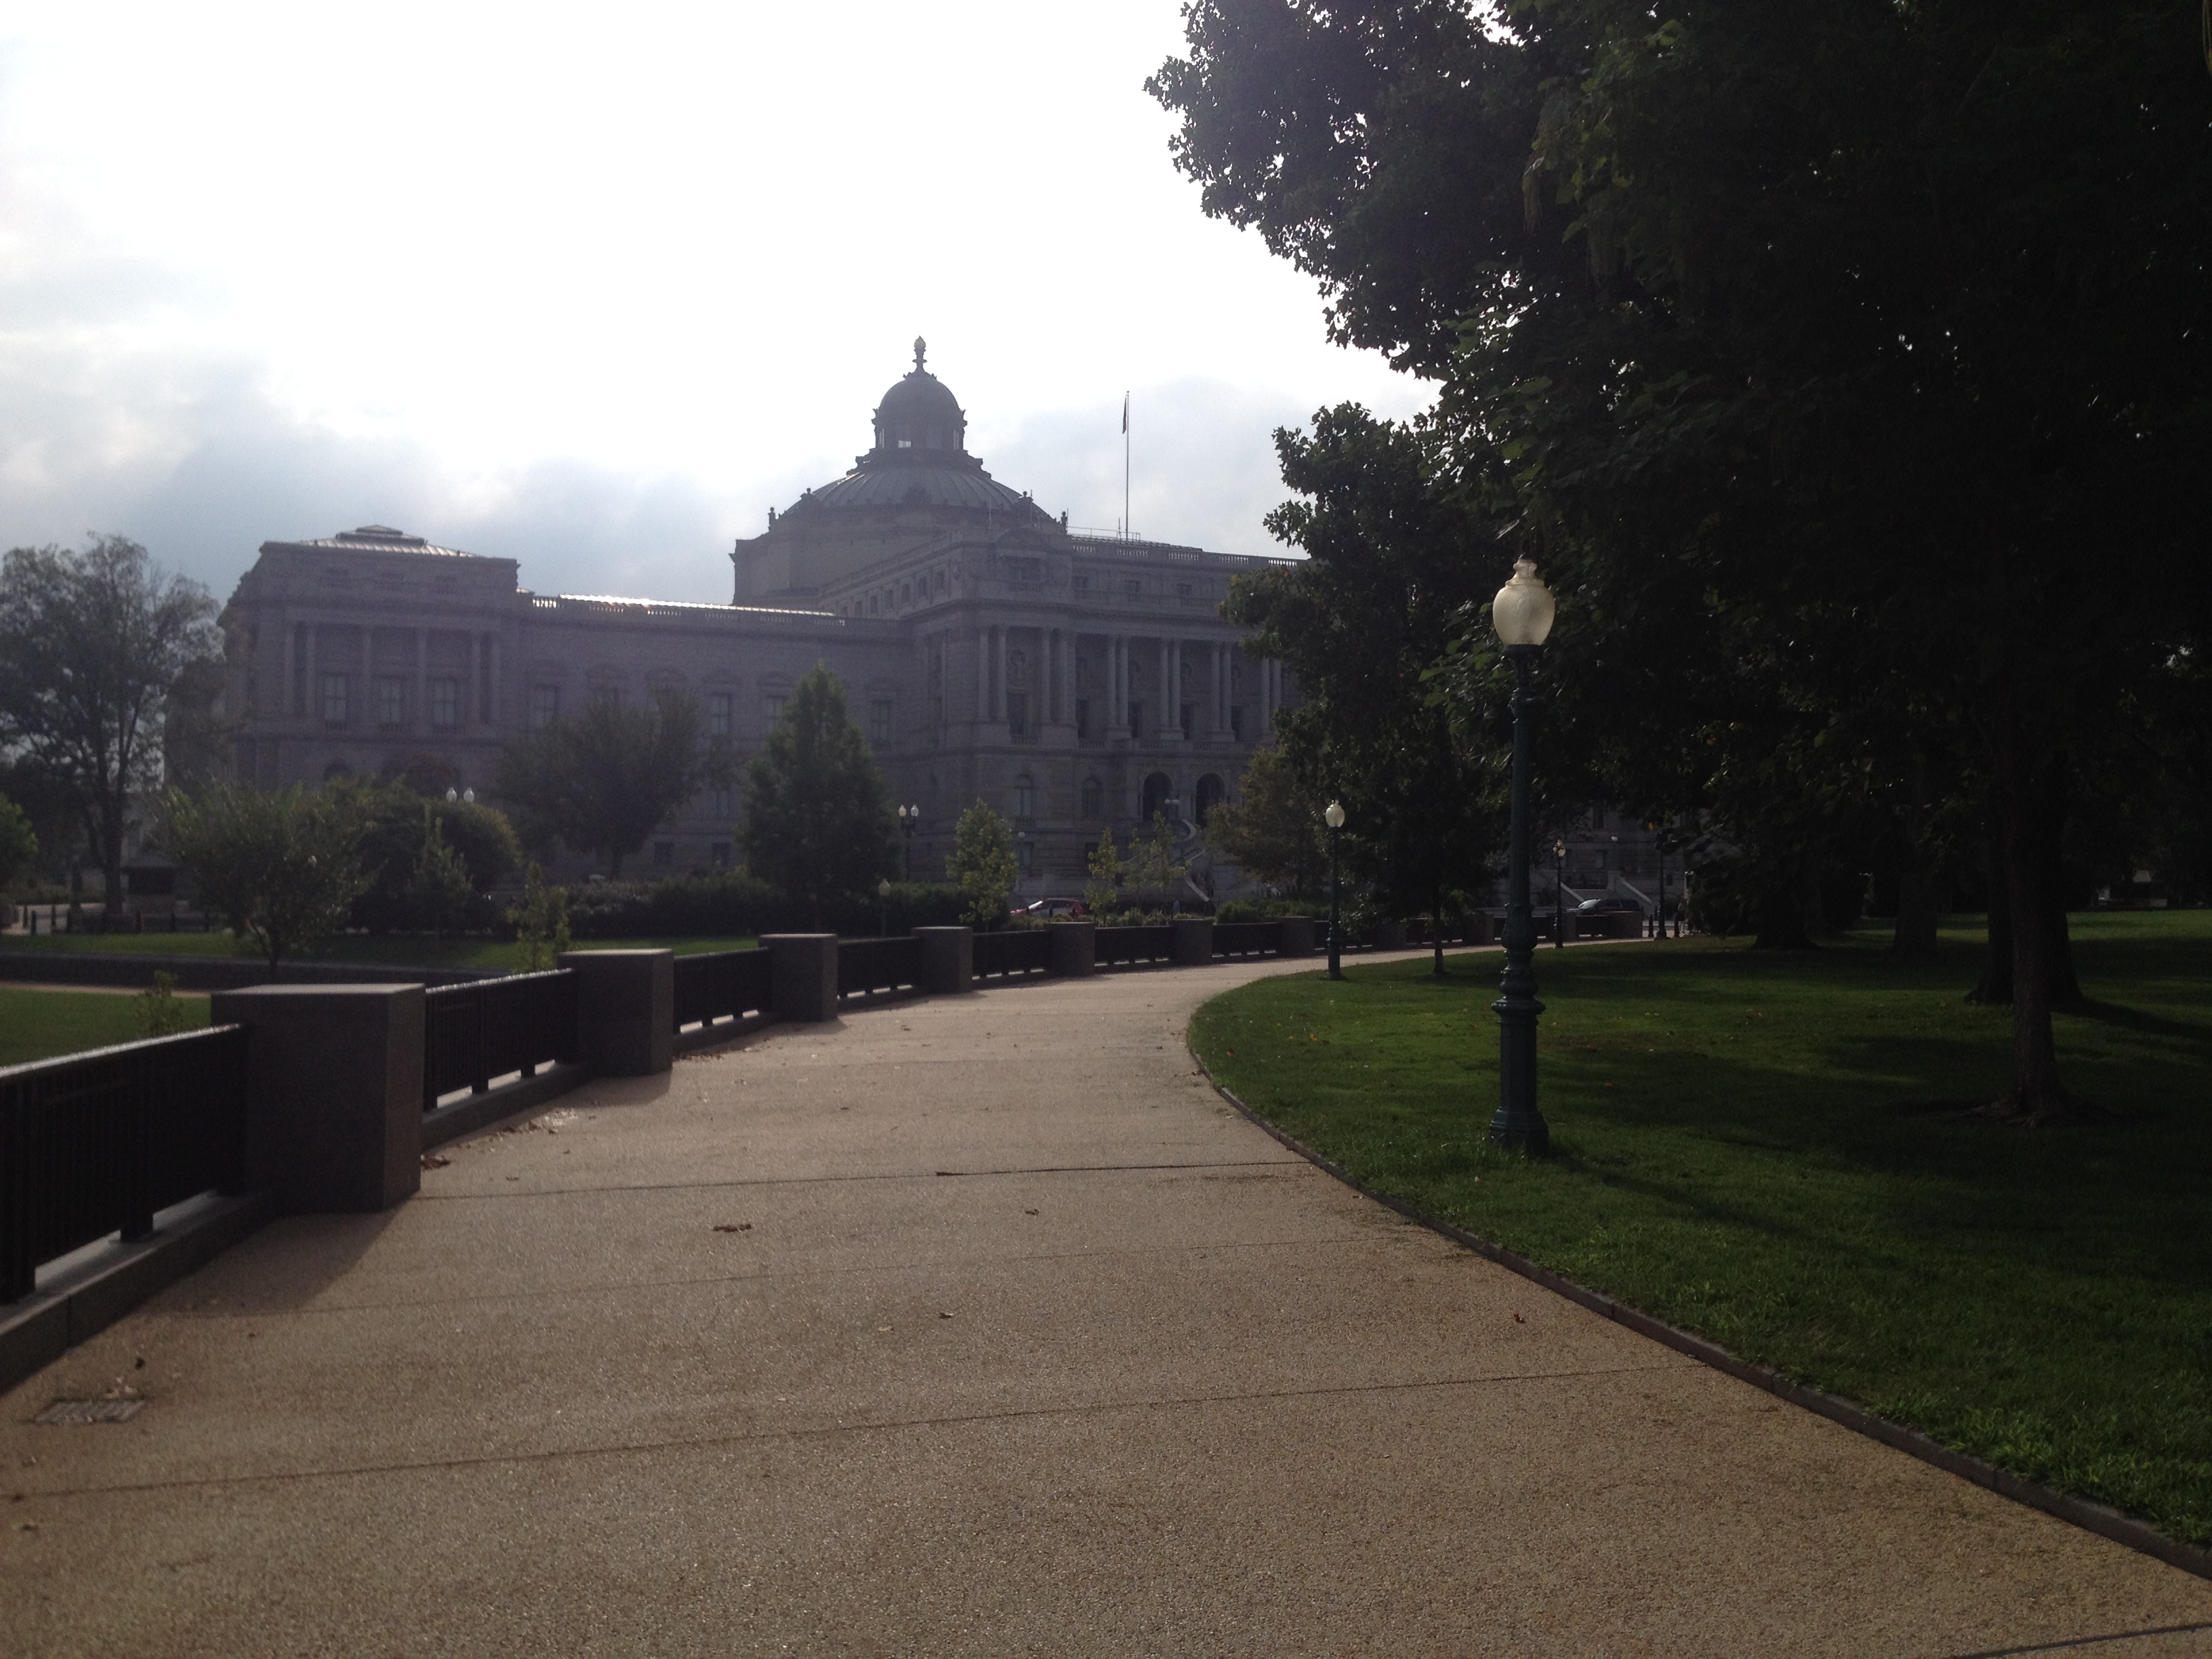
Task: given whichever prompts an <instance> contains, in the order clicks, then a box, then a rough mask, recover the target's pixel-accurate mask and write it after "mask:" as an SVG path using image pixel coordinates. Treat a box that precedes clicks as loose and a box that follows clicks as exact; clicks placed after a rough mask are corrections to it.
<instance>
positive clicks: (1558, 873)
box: [1531, 836, 1567, 951]
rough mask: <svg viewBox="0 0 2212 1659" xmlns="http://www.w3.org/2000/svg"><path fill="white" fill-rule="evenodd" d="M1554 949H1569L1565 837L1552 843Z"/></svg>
mask: <svg viewBox="0 0 2212 1659" xmlns="http://www.w3.org/2000/svg"><path fill="white" fill-rule="evenodd" d="M1533 925H1534V924H1533V923H1532V924H1531V926H1533ZM1552 948H1553V950H1554V951H1564V950H1565V949H1566V948H1567V842H1566V837H1565V836H1561V837H1559V840H1557V841H1555V842H1553V843H1552Z"/></svg>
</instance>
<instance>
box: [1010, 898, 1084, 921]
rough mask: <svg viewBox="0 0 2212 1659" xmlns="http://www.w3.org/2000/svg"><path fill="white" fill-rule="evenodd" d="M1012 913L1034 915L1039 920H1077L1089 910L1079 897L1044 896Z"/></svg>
mask: <svg viewBox="0 0 2212 1659" xmlns="http://www.w3.org/2000/svg"><path fill="white" fill-rule="evenodd" d="M1013 914H1014V915H1018V916H1035V917H1036V919H1037V920H1038V921H1053V920H1054V919H1055V918H1059V919H1061V920H1065V921H1081V920H1082V919H1083V918H1084V917H1085V916H1087V915H1090V914H1091V912H1090V911H1089V910H1088V909H1087V908H1085V906H1084V902H1083V901H1082V900H1081V899H1070V898H1044V899H1039V900H1038V901H1037V902H1036V903H1034V904H1030V905H1025V906H1023V907H1021V908H1018V909H1016V910H1015V911H1014V912H1013Z"/></svg>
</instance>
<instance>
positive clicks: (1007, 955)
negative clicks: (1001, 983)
mask: <svg viewBox="0 0 2212 1659" xmlns="http://www.w3.org/2000/svg"><path fill="white" fill-rule="evenodd" d="M974 949H975V954H974V956H973V957H972V958H971V959H970V962H969V967H970V968H971V969H972V970H973V971H974V973H975V977H976V978H977V979H1012V978H1017V977H1018V976H1020V975H1024V974H1042V973H1046V972H1048V971H1049V970H1050V969H1051V967H1052V935H1051V934H1049V933H1047V932H1046V931H1045V930H1044V929H1043V928H1042V927H1021V928H1016V929H1014V930H1013V931H1012V932H1010V933H978V934H976V935H975V940H974Z"/></svg>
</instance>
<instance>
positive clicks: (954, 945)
mask: <svg viewBox="0 0 2212 1659" xmlns="http://www.w3.org/2000/svg"><path fill="white" fill-rule="evenodd" d="M914 936H915V938H916V939H920V940H921V988H922V989H923V990H925V991H927V992H928V993H930V994H932V995H933V996H937V995H945V994H957V993H960V992H963V991H972V990H974V989H975V969H974V964H975V929H974V928H972V927H917V928H915V930H914Z"/></svg>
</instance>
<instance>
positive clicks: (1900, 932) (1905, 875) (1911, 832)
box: [1889, 755, 1936, 957]
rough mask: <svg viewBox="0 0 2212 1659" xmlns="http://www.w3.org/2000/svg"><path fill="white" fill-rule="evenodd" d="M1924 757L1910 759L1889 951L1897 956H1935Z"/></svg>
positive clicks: (1932, 866) (1932, 871) (1933, 864)
mask: <svg viewBox="0 0 2212 1659" xmlns="http://www.w3.org/2000/svg"><path fill="white" fill-rule="evenodd" d="M1927 835H1928V757H1926V756H1925V755H1915V756H1914V757H1912V800H1911V805H1909V806H1907V807H1906V809H1905V869H1904V871H1903V872H1901V873H1900V874H1899V877H1898V879H1897V932H1896V933H1895V935H1894V936H1893V938H1892V939H1891V940H1890V945H1889V948H1890V949H1891V950H1892V951H1895V952H1896V953H1897V954H1898V955H1899V956H1901V957H1932V956H1934V955H1935V954H1936V860H1935V857H1934V855H1933V854H1932V853H1931V852H1930V850H1929V847H1928V842H1927Z"/></svg>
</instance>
